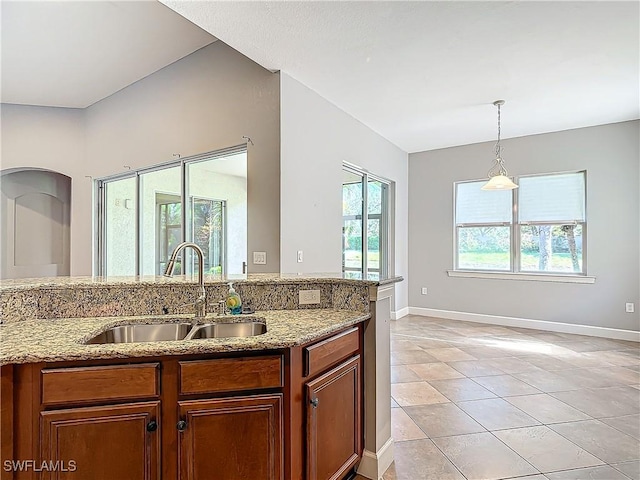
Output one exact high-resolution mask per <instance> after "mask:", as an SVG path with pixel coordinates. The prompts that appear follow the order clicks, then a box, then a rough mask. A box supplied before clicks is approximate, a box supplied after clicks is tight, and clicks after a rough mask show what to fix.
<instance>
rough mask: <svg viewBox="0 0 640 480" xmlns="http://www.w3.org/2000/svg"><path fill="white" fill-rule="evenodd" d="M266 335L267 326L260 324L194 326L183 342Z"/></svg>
mask: <svg viewBox="0 0 640 480" xmlns="http://www.w3.org/2000/svg"><path fill="white" fill-rule="evenodd" d="M263 333H267V325H266V324H264V323H262V322H240V323H209V324H206V325H199V326H195V327H194V328H193V330H192V331H191V332H190V333H189V335H187V336H186V338H185V340H192V339H199V338H224V337H254V336H256V335H262V334H263Z"/></svg>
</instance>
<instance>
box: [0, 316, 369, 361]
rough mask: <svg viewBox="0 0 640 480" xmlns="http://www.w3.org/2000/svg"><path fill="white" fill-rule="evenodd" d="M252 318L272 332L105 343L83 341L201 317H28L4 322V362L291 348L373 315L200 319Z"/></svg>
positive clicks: (0, 350) (0, 332)
mask: <svg viewBox="0 0 640 480" xmlns="http://www.w3.org/2000/svg"><path fill="white" fill-rule="evenodd" d="M248 317H251V318H256V317H258V318H259V319H264V320H265V321H266V324H267V333H265V334H262V335H256V336H254V337H235V338H217V339H198V340H177V341H164V342H140V343H121V344H102V345H85V344H84V343H83V342H84V341H86V340H88V339H90V338H92V337H93V336H94V335H96V334H98V333H100V332H102V331H104V330H106V329H107V328H110V327H114V326H118V325H123V324H131V323H166V322H167V321H172V322H173V323H176V322H184V321H187V322H190V323H196V322H195V319H194V318H193V316H192V315H165V316H153V317H150V316H146V317H145V316H136V317H94V318H66V319H64V318H63V319H51V320H25V321H22V322H16V323H11V324H7V325H2V326H0V365H6V364H19V363H36V362H57V361H70V360H94V359H110V358H135V357H155V356H163V355H192V354H206V353H216V352H232V351H246V350H270V349H278V348H288V347H292V346H296V345H302V344H305V343H308V342H311V341H313V340H315V339H317V338H321V337H323V336H325V335H328V334H331V333H333V332H336V331H339V330H341V329H343V328H346V327H348V326H351V325H355V324H357V323H359V322H363V321H365V320H367V319H368V318H370V317H371V315H370V314H368V313H363V312H357V311H353V310H334V309H305V310H270V311H258V312H256V313H255V314H252V315H250V316H245V315H241V316H225V317H219V316H215V315H210V316H208V317H207V318H206V319H204V320H203V319H201V320H200V321H198V322H197V323H211V322H215V321H227V322H237V321H243V320H248V319H249V318H248Z"/></svg>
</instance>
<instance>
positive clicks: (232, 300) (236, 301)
mask: <svg viewBox="0 0 640 480" xmlns="http://www.w3.org/2000/svg"><path fill="white" fill-rule="evenodd" d="M225 302H226V304H227V308H228V309H229V313H231V315H239V314H240V313H242V300H240V295H238V292H236V291H235V289H234V288H233V282H229V293H228V294H227V298H226V300H225Z"/></svg>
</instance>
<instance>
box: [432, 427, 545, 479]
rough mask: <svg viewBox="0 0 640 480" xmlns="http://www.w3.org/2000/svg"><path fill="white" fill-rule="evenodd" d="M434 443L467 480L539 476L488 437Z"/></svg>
mask: <svg viewBox="0 0 640 480" xmlns="http://www.w3.org/2000/svg"><path fill="white" fill-rule="evenodd" d="M433 441H434V442H435V444H436V445H437V446H438V447H439V448H440V450H442V451H443V452H444V454H445V455H446V456H447V458H449V459H450V460H451V462H452V463H453V464H454V465H455V466H456V467H457V468H458V469H459V470H460V471H461V472H462V473H463V475H464V476H465V477H466V478H467V479H468V480H476V479H478V480H479V479H498V478H510V477H517V476H523V475H534V474H538V473H540V472H539V471H537V470H536V469H535V468H534V467H533V466H531V465H530V464H529V463H527V462H526V461H525V460H524V459H523V458H522V457H520V456H519V455H517V454H516V453H515V452H513V450H511V449H510V448H508V447H507V446H506V445H504V444H503V443H502V442H500V441H499V440H498V439H497V438H496V437H494V436H493V435H492V434H490V433H472V434H469V435H460V436H455V437H440V438H436V439H434V440H433Z"/></svg>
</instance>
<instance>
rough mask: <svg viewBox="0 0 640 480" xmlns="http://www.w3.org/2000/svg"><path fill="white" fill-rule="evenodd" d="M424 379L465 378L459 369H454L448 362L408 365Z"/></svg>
mask: <svg viewBox="0 0 640 480" xmlns="http://www.w3.org/2000/svg"><path fill="white" fill-rule="evenodd" d="M407 368H409V369H410V370H411V371H412V372H414V373H415V374H416V375H417V376H418V377H419V378H420V379H422V380H442V379H445V378H464V375H462V374H461V373H460V372H458V371H457V370H454V369H453V368H451V367H450V366H449V365H447V364H446V363H421V364H418V365H407Z"/></svg>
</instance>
